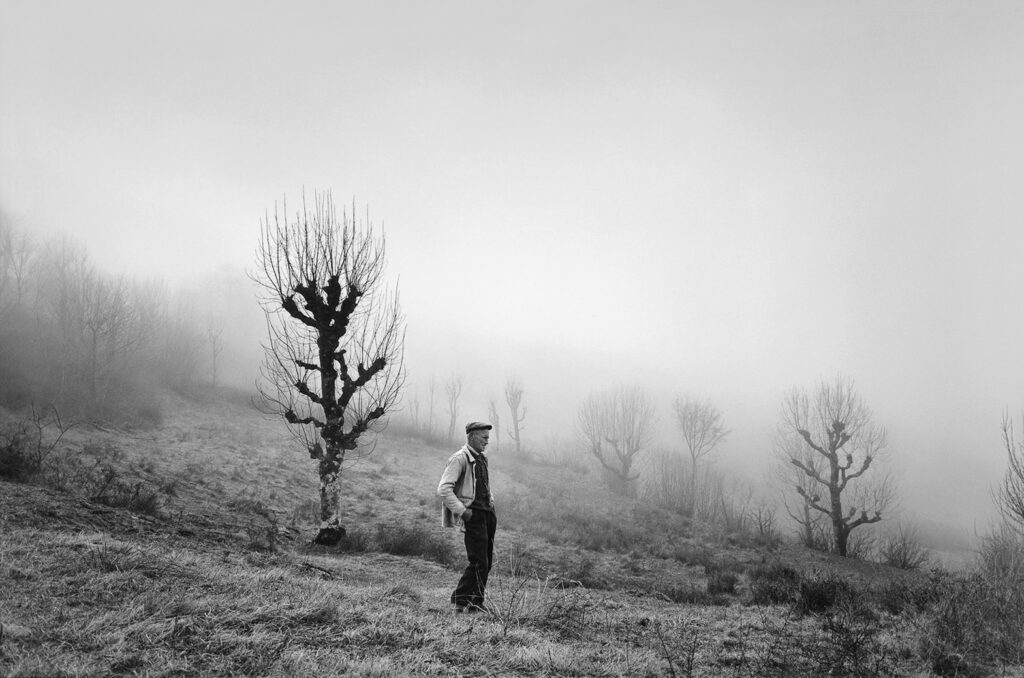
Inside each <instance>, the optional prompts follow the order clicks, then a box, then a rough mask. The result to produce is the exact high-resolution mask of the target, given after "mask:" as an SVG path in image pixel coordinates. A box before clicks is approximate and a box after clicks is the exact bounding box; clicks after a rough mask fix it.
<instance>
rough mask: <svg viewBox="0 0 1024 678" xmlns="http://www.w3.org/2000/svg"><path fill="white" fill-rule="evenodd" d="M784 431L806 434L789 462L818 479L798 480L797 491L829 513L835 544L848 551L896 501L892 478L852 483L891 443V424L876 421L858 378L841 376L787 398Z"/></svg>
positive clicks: (841, 552)
mask: <svg viewBox="0 0 1024 678" xmlns="http://www.w3.org/2000/svg"><path fill="white" fill-rule="evenodd" d="M780 431H781V432H782V433H783V434H793V433H795V434H796V435H798V436H799V437H800V439H802V441H803V446H802V447H798V448H790V449H788V451H787V453H788V455H789V463H791V464H792V465H793V466H794V467H796V468H797V469H799V470H800V471H801V472H802V473H803V474H804V476H806V477H807V478H808V479H809V480H810V481H812V482H811V483H810V486H808V485H807V484H804V483H799V484H796V485H795V489H796V492H797V493H798V494H799V495H800V496H801V497H803V498H804V499H805V500H806V502H807V504H808V506H809V508H810V509H812V510H814V511H817V512H818V513H820V514H822V515H823V516H826V517H827V518H828V520H829V522H830V523H831V524H832V537H833V540H834V547H835V550H836V552H837V553H838V554H839V555H841V556H846V555H847V547H848V545H849V540H850V533H851V532H852V531H853V530H855V529H856V528H858V527H860V526H861V525H869V524H872V523H877V522H878V521H880V520H881V519H882V512H883V511H885V510H886V509H887V508H888V506H889V504H890V503H891V501H892V490H891V486H890V485H889V483H888V482H882V483H878V484H875V485H874V486H867V488H866V489H865V490H863V491H861V492H856V493H855V492H854V491H853V488H852V487H850V483H851V482H854V481H856V480H858V479H859V478H861V477H862V476H864V474H865V473H867V472H868V470H869V469H870V468H871V465H872V463H874V461H875V460H876V459H877V458H878V455H879V453H880V452H882V450H883V449H884V448H885V446H886V435H885V429H884V428H882V427H881V426H878V425H877V424H875V422H874V420H873V417H872V414H871V410H870V409H868V407H867V405H866V404H865V403H864V402H863V400H862V399H861V398H860V396H859V395H858V394H857V392H856V391H855V390H854V386H853V382H852V381H850V380H849V379H844V378H842V377H838V378H836V380H835V382H834V383H825V382H822V383H821V384H820V385H819V386H818V388H817V389H816V390H815V391H814V393H813V394H810V393H808V392H806V391H801V390H799V389H795V390H793V391H792V392H791V393H790V394H789V395H788V396H787V397H786V398H785V400H784V403H783V407H782V415H781V424H780ZM844 500H845V501H846V505H844Z"/></svg>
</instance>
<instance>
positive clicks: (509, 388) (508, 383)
mask: <svg viewBox="0 0 1024 678" xmlns="http://www.w3.org/2000/svg"><path fill="white" fill-rule="evenodd" d="M505 404H507V405H508V411H509V415H510V417H511V419H512V428H510V429H509V431H508V433H509V435H510V436H512V440H513V441H515V444H516V455H517V456H521V455H522V454H523V443H522V438H521V435H522V430H523V421H524V420H525V419H526V407H525V406H524V405H523V383H522V382H521V381H519V379H517V378H515V377H509V378H508V379H506V380H505Z"/></svg>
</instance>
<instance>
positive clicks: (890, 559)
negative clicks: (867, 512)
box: [878, 525, 929, 570]
mask: <svg viewBox="0 0 1024 678" xmlns="http://www.w3.org/2000/svg"><path fill="white" fill-rule="evenodd" d="M928 558H929V553H928V549H926V548H925V547H924V546H922V545H921V538H920V535H919V533H918V530H917V528H916V527H904V526H903V525H900V526H898V527H897V528H896V532H894V533H892V534H890V535H888V536H886V537H883V538H882V540H881V543H880V544H879V547H878V559H879V560H880V561H881V562H883V563H885V564H886V565H889V566H891V567H898V568H900V569H901V570H918V569H920V568H922V567H924V565H925V564H927V563H928Z"/></svg>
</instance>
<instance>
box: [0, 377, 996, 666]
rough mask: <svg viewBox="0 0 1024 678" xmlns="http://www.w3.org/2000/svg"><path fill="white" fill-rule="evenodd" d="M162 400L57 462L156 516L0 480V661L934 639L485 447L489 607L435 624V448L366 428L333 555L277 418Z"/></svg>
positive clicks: (257, 662)
mask: <svg viewBox="0 0 1024 678" xmlns="http://www.w3.org/2000/svg"><path fill="white" fill-rule="evenodd" d="M168 398H169V402H165V403H164V404H163V411H164V412H165V417H164V423H163V425H162V426H160V427H158V428H156V429H153V430H151V431H147V432H146V433H143V434H139V433H131V434H127V433H124V432H117V431H98V430H88V431H86V430H74V431H71V432H69V434H68V436H67V439H66V440H65V446H64V447H63V448H62V450H61V451H60V454H61V455H65V456H67V455H75V456H76V457H77V458H78V459H79V461H80V462H83V463H88V464H91V463H93V462H94V461H95V462H97V463H102V464H105V465H108V466H109V467H110V468H112V469H115V470H116V472H117V473H118V474H120V477H123V478H127V479H132V480H133V481H134V482H145V483H147V484H148V485H149V486H152V487H158V488H165V491H163V492H162V494H161V501H162V504H161V508H160V511H159V513H158V515H146V514H145V513H142V512H139V511H138V510H133V507H131V506H107V505H103V504H101V503H99V502H96V501H92V500H90V498H89V497H88V496H86V495H87V494H88V493H84V494H83V493H76V492H75V491H74V490H75V488H74V486H73V484H69V486H68V487H67V488H66V490H67V492H59V491H56V490H51V489H45V488H41V487H33V486H28V485H14V484H10V483H2V484H0V591H3V592H4V593H3V595H2V596H0V622H3V623H13V624H17V625H19V626H24V627H27V628H29V629H31V630H32V632H33V634H32V636H31V637H30V638H28V639H23V640H11V639H8V640H4V641H3V642H2V644H0V674H2V675H5V676H32V675H35V676H38V675H46V676H50V675H68V676H79V675H81V676H92V675H146V676H192V675H254V676H255V675H260V676H264V675H266V676H298V675H303V676H305V675H344V674H349V675H360V676H423V675H439V676H470V675H473V676H476V675H503V676H504V675H531V676H627V675H628V676H743V677H747V676H749V677H753V676H820V675H826V674H829V675H851V676H889V675H927V673H928V671H929V670H930V669H931V668H932V667H933V664H930V663H929V662H930V661H932V659H933V657H931V655H929V654H928V653H927V652H925V651H924V650H922V646H921V639H922V638H923V637H924V635H923V634H926V633H929V632H930V633H933V635H934V631H935V627H929V626H928V624H927V621H928V620H929V619H935V617H929V616H928V615H929V614H932V611H934V610H935V609H936V608H935V600H934V599H933V598H929V597H928V596H927V595H925V594H924V591H927V590H929V589H928V587H929V586H931V587H932V588H931V590H934V585H935V584H934V583H933V582H929V581H928V579H927V576H926V575H923V574H918V573H907V572H899V571H896V570H891V569H888V568H881V566H878V567H875V568H873V569H867V568H868V567H869V566H868V565H867V564H864V563H860V564H856V567H857V568H862V569H863V572H861V571H858V570H856V569H850V568H852V567H854V565H851V564H849V563H846V562H839V561H835V560H834V559H830V558H827V557H826V556H823V555H822V554H810V553H809V552H806V551H804V550H802V549H798V548H795V547H789V548H782V549H775V548H773V549H770V550H769V549H763V548H762V549H758V548H756V547H750V548H729V549H726V548H724V547H722V546H721V542H720V541H717V540H716V539H715V538H714V535H711V534H708V533H707V532H706V527H705V526H702V525H700V524H696V523H692V522H691V521H688V520H684V519H682V518H680V517H678V516H675V517H673V515H672V514H671V513H668V512H663V511H660V510H652V509H649V508H647V507H642V506H639V505H637V504H635V503H632V502H630V501H629V500H624V499H622V498H620V497H614V496H611V495H609V494H607V492H606V491H605V490H603V489H602V488H601V487H600V485H599V484H598V482H597V480H596V479H595V478H592V477H590V476H591V475H592V474H581V473H579V471H578V470H574V469H570V468H559V467H557V466H551V465H546V466H542V467H541V466H535V465H534V466H531V465H529V464H519V463H516V464H513V463H511V462H509V463H507V464H506V461H505V460H503V459H502V458H501V457H497V456H496V458H495V461H494V463H493V465H492V469H493V472H494V474H495V478H494V484H495V487H496V490H497V492H498V495H499V509H498V510H499V521H500V527H499V541H498V549H497V562H496V565H495V570H494V572H493V574H492V581H491V584H490V586H489V600H488V612H486V613H482V614H478V615H469V616H453V615H451V614H450V612H449V609H448V607H449V606H448V596H449V593H450V589H451V587H452V586H453V585H454V582H455V580H456V578H457V576H458V574H457V572H456V571H455V570H457V569H458V568H459V567H460V565H461V554H460V546H459V537H458V535H457V534H456V533H455V532H454V531H444V530H442V529H441V528H440V527H439V525H438V523H439V517H438V514H437V506H436V502H435V500H434V498H433V489H434V485H435V483H436V478H437V475H438V474H439V472H440V469H441V466H442V465H443V463H444V460H445V458H446V456H447V450H444V449H439V448H436V447H432V446H429V445H425V444H423V443H421V442H418V441H415V440H411V439H407V438H401V437H394V436H393V437H390V438H388V437H385V438H384V439H382V440H381V442H380V444H379V446H378V449H377V451H376V453H375V455H374V456H373V457H370V458H369V459H366V460H364V461H362V462H360V463H359V464H357V465H355V466H354V467H352V468H350V469H349V470H348V471H347V473H346V475H345V479H346V481H345V482H346V485H347V487H348V488H349V491H348V492H347V495H346V497H345V499H344V508H345V512H346V515H348V516H349V517H350V523H349V528H350V534H351V536H352V539H351V540H350V542H351V543H350V544H349V545H348V546H349V550H338V549H334V550H332V549H324V548H322V547H314V546H310V545H308V544H307V543H306V540H307V539H308V538H309V536H311V535H312V533H313V531H314V525H315V519H316V516H315V510H312V509H311V506H310V502H311V500H312V499H313V498H315V496H316V478H315V474H314V471H313V468H312V467H311V465H310V464H311V462H309V460H308V459H306V458H303V455H302V453H301V452H300V451H298V450H295V449H292V448H291V447H290V443H289V439H288V438H287V435H286V434H285V432H284V431H283V429H282V428H281V427H280V426H279V425H278V424H277V423H276V422H269V421H265V420H262V419H260V418H259V417H257V416H255V415H254V414H253V413H252V412H251V411H249V410H248V409H247V408H245V407H244V405H242V404H238V403H235V404H231V403H209V402H205V403H190V402H189V401H185V400H180V399H177V398H175V397H173V396H168ZM167 488H169V489H167ZM558 488H561V490H563V492H564V496H563V495H559V493H558V492H557V489H558ZM503 497H504V499H503ZM503 501H504V502H506V503H502V502H503ZM538 505H540V507H544V506H547V507H549V508H551V509H552V511H551V512H549V513H548V514H544V511H542V510H540V509H539V508H538ZM598 507H600V508H601V509H602V510H601V511H600V512H597V511H595V509H597V508H598ZM561 516H564V517H565V520H564V521H560V517H561ZM595 516H600V517H595ZM542 519H543V520H544V521H545V522H543V523H541V522H540V521H541V520H542ZM638 522H639V523H640V527H637V523H638ZM602 535H603V536H602ZM388 552H390V553H388ZM394 554H402V555H394ZM453 554H454V556H455V557H453ZM866 582H874V584H868V583H866ZM872 587H873V590H871V591H868V590H867V589H870V588H872ZM929 629H930V630H929ZM1004 663H1005V662H1004ZM985 666H988V667H989V668H991V667H997V668H996V670H1003V669H1001V668H998V667H999V666H1001V665H1000V664H999V663H998V662H991V661H990V662H988V663H987V664H985ZM1005 670H1007V671H1010V670H1012V669H1005ZM1007 675H1011V674H1007Z"/></svg>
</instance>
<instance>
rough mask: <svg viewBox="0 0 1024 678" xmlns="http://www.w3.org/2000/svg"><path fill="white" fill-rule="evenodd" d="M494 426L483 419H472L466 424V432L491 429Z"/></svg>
mask: <svg viewBox="0 0 1024 678" xmlns="http://www.w3.org/2000/svg"><path fill="white" fill-rule="evenodd" d="M492 428H494V427H493V426H491V425H490V424H487V423H485V422H482V421H471V422H469V423H468V424H466V433H472V432H473V431H490V430H491V429H492Z"/></svg>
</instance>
